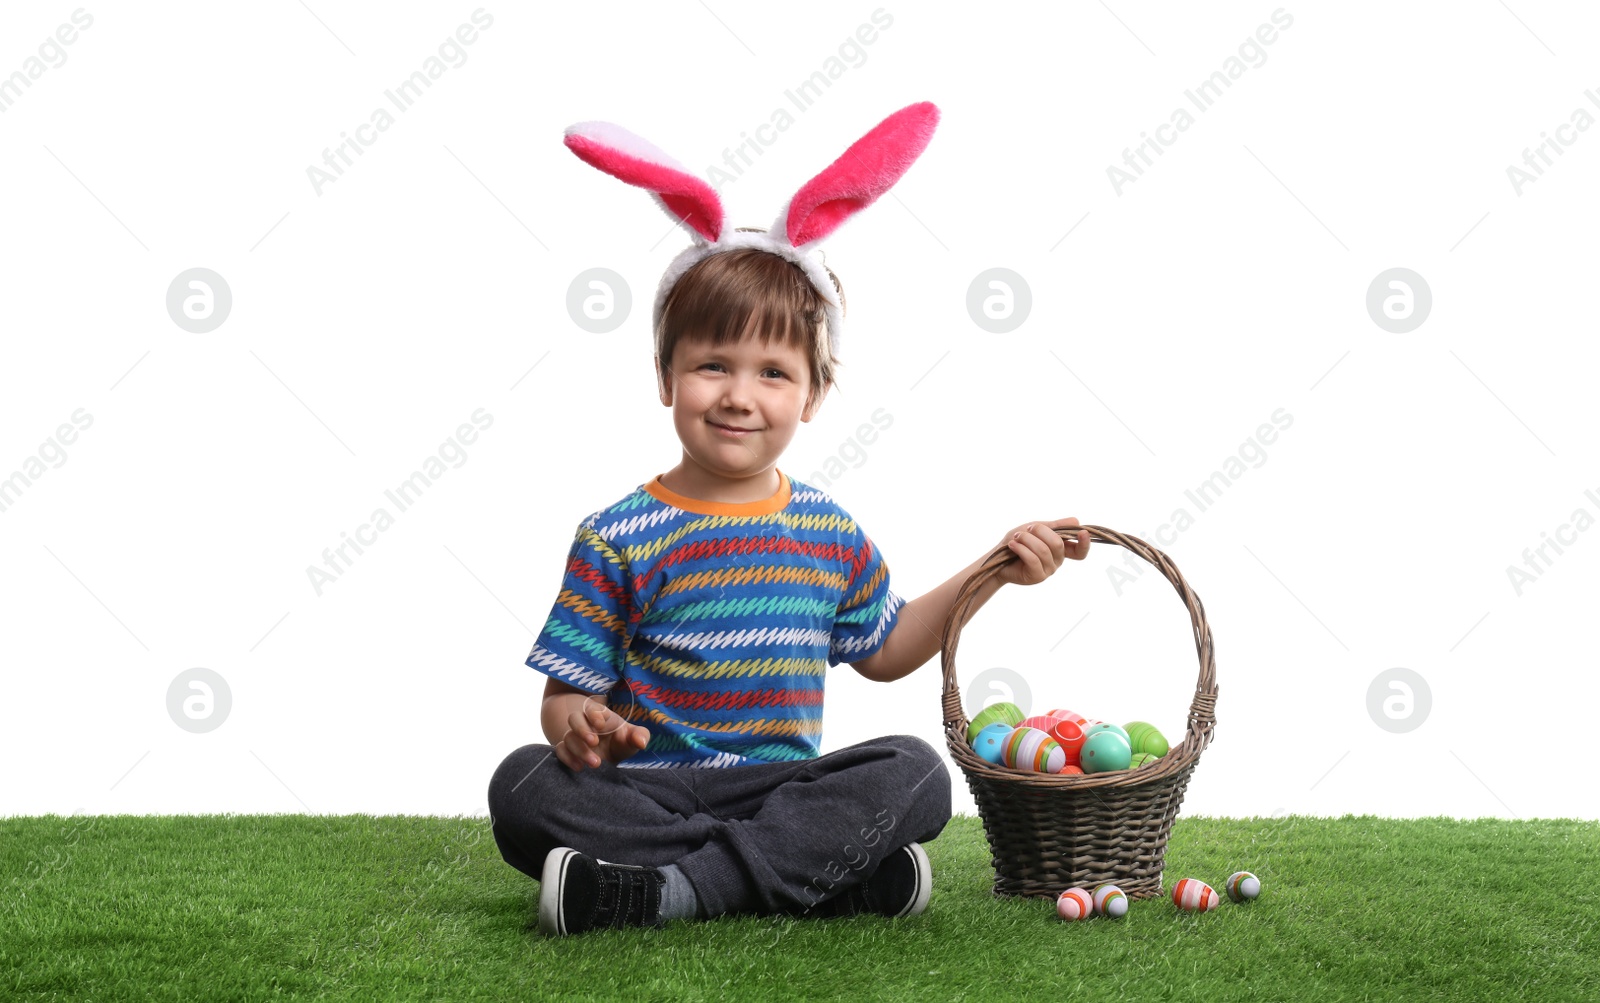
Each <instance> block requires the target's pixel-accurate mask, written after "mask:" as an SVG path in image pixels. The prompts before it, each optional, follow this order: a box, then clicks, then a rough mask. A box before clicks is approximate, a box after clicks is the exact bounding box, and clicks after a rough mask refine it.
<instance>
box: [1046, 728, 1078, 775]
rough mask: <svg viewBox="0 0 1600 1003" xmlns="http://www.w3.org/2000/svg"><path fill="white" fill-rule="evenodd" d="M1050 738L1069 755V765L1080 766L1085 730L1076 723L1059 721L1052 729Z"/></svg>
mask: <svg viewBox="0 0 1600 1003" xmlns="http://www.w3.org/2000/svg"><path fill="white" fill-rule="evenodd" d="M1050 737H1051V738H1053V739H1055V740H1056V744H1057V745H1059V746H1061V751H1062V752H1064V753H1066V754H1067V765H1068V766H1078V765H1080V764H1079V762H1078V750H1079V749H1082V748H1083V729H1082V728H1080V727H1079V726H1078V724H1077V722H1075V721H1067V720H1058V721H1057V722H1056V724H1055V727H1054V728H1051V729H1050Z"/></svg>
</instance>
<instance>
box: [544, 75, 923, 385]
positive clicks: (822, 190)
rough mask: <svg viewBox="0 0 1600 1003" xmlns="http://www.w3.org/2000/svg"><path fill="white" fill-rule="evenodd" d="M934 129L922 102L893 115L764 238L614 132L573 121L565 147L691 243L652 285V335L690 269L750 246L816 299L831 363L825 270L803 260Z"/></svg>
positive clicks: (650, 152) (829, 285) (838, 328)
mask: <svg viewBox="0 0 1600 1003" xmlns="http://www.w3.org/2000/svg"><path fill="white" fill-rule="evenodd" d="M938 124H939V109H938V108H936V107H934V106H933V104H932V103H930V102H927V101H923V102H921V103H919V104H913V105H907V106H906V107H904V108H901V109H900V110H899V111H897V112H895V113H894V114H893V115H890V116H889V117H888V118H886V119H884V120H883V121H882V122H879V123H878V124H877V125H876V126H874V127H873V129H872V131H871V132H869V133H867V134H866V135H865V136H862V137H861V138H860V139H858V140H856V141H855V143H853V144H852V145H851V146H850V148H849V149H848V150H846V151H844V154H843V155H842V156H840V157H839V159H838V160H835V161H834V162H833V163H831V164H829V165H828V167H827V169H826V170H824V171H823V172H822V173H821V174H818V175H817V176H816V177H814V178H812V179H811V180H810V181H807V182H806V183H805V184H804V185H802V186H801V187H800V190H799V191H798V192H796V193H795V194H794V196H793V197H791V198H790V199H789V202H788V204H786V205H785V206H784V207H783V209H782V210H781V211H780V212H779V213H778V218H777V220H776V221H775V222H774V223H773V224H772V226H770V227H768V229H767V231H766V232H765V233H756V232H750V231H736V230H733V229H732V228H730V227H727V226H725V225H724V224H723V213H722V200H721V199H719V198H718V197H717V192H716V189H714V188H712V187H711V186H710V185H709V184H707V183H706V182H705V181H704V180H702V179H700V178H699V177H696V176H695V175H694V174H691V173H690V172H689V171H688V170H686V169H685V168H684V166H683V165H682V164H680V163H678V162H677V161H676V160H673V159H672V158H671V157H669V156H667V155H666V154H665V153H663V152H662V151H661V150H660V149H658V148H657V147H655V146H654V145H652V144H651V143H649V142H647V141H646V140H644V139H642V138H640V137H638V136H635V135H634V134H633V133H631V132H629V131H628V130H626V129H624V128H622V127H621V126H618V125H613V124H612V123H610V122H579V123H578V124H576V125H573V126H569V127H568V128H567V131H566V144H567V149H569V150H571V151H572V152H573V153H575V154H577V155H578V157H579V158H580V159H581V160H583V162H584V163H586V164H589V165H590V166H592V167H596V168H598V169H600V170H602V171H604V172H606V173H607V174H609V175H611V176H612V177H614V178H617V179H619V180H621V181H625V182H627V183H628V184H630V185H634V186H636V187H639V188H643V189H645V190H646V191H648V192H650V196H651V198H653V199H654V200H655V201H656V204H657V205H659V206H661V208H662V209H664V210H666V212H667V215H669V216H671V217H672V220H673V222H675V223H677V224H678V225H680V226H682V227H683V228H684V229H685V230H687V231H688V232H689V236H690V237H691V238H692V239H693V240H694V243H693V244H691V245H690V246H689V247H687V248H685V249H684V250H683V251H682V253H680V254H679V255H678V256H677V257H676V258H674V259H673V260H672V264H671V265H669V266H668V267H667V271H666V274H664V275H662V276H661V285H660V286H658V287H657V289H656V301H655V310H654V312H653V316H652V330H655V329H659V328H660V325H661V313H662V309H663V307H664V306H665V305H666V301H667V294H668V293H669V292H671V291H672V287H673V286H674V285H676V284H677V281H678V279H679V278H681V277H682V275H683V273H684V272H686V271H688V270H689V268H690V267H691V266H692V265H694V264H695V263H696V262H698V261H700V260H701V259H702V258H705V257H708V256H709V255H712V254H716V253H718V252H721V251H731V250H734V249H735V248H740V247H758V248H760V249H761V250H764V251H770V252H771V253H773V254H776V255H778V256H780V257H783V258H786V259H788V260H789V261H792V262H794V263H795V264H797V265H799V266H800V268H801V270H802V271H804V272H805V274H806V278H808V279H810V280H811V284H812V285H813V286H815V287H816V289H817V293H818V295H820V296H821V297H822V299H823V303H824V305H825V310H826V312H827V317H828V338H829V343H830V346H831V347H832V349H833V352H834V354H835V355H838V353H839V343H840V337H841V335H842V334H843V331H844V314H843V312H842V311H841V310H840V308H839V297H838V293H837V291H836V290H835V289H834V288H833V282H832V281H831V280H830V279H829V278H828V272H827V270H826V269H825V268H824V267H823V264H822V262H821V261H819V260H818V259H817V258H816V257H815V256H813V255H812V253H811V252H812V251H814V250H815V249H816V248H817V247H818V245H820V244H821V243H822V242H823V241H824V240H826V239H827V238H828V237H829V236H830V235H831V234H832V233H833V232H834V231H835V230H837V229H839V227H840V226H843V225H844V223H845V221H846V220H848V219H849V218H850V217H852V216H854V215H855V214H856V213H858V212H860V211H861V210H863V209H865V208H866V207H867V206H869V205H871V204H872V203H873V202H875V201H877V199H878V196H880V195H882V194H883V193H884V192H886V191H888V190H889V189H890V188H892V187H894V184H895V182H897V181H899V180H900V178H901V176H902V175H904V174H905V172H906V171H907V170H909V169H910V167H911V165H912V164H913V163H915V162H916V159H917V157H919V156H921V155H922V151H923V150H924V149H926V148H927V145H928V141H929V140H931V139H932V138H933V130H934V127H935V126H936V125H938Z"/></svg>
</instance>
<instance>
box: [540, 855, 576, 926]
mask: <svg viewBox="0 0 1600 1003" xmlns="http://www.w3.org/2000/svg"><path fill="white" fill-rule="evenodd" d="M577 855H578V851H577V850H574V849H573V848H572V847H570V846H558V847H556V848H555V849H554V850H551V851H550V852H549V853H548V854H546V855H545V858H544V870H542V871H540V872H539V929H540V930H541V931H543V932H544V933H545V934H546V935H547V936H551V937H556V936H560V935H562V934H564V933H566V932H567V916H566V912H565V911H564V910H563V909H562V908H561V900H562V894H561V893H562V891H564V886H565V885H566V881H567V865H568V864H569V863H571V861H572V858H573V857H576V856H577Z"/></svg>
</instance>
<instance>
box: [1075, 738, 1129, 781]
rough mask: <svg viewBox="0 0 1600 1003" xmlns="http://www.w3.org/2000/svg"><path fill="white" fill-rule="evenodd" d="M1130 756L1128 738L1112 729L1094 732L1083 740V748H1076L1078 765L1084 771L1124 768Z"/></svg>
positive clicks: (1093, 771)
mask: <svg viewBox="0 0 1600 1003" xmlns="http://www.w3.org/2000/svg"><path fill="white" fill-rule="evenodd" d="M1132 758H1133V750H1132V749H1130V748H1128V740H1127V739H1125V738H1123V737H1122V736H1121V735H1119V734H1117V733H1116V732H1114V731H1097V732H1094V733H1093V734H1091V735H1090V736H1089V737H1088V738H1085V739H1084V740H1083V748H1082V749H1079V750H1078V765H1079V766H1082V767H1083V772H1085V773H1105V772H1106V771H1107V770H1125V769H1127V768H1128V762H1129V761H1130V760H1131V759H1132Z"/></svg>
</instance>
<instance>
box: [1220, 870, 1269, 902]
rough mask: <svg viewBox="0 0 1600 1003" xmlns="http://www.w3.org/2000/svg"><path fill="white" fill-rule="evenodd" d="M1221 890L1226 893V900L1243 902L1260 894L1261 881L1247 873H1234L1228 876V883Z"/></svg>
mask: <svg viewBox="0 0 1600 1003" xmlns="http://www.w3.org/2000/svg"><path fill="white" fill-rule="evenodd" d="M1223 888H1224V889H1226V891H1227V892H1228V898H1230V899H1233V900H1234V901H1235V902H1244V901H1245V900H1247V899H1253V898H1255V897H1256V896H1257V895H1260V894H1261V879H1260V878H1258V877H1256V876H1255V875H1254V874H1251V873H1250V872H1249V871H1235V872H1234V873H1232V874H1230V875H1228V883H1227V884H1226V885H1224V886H1223Z"/></svg>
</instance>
